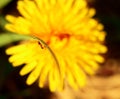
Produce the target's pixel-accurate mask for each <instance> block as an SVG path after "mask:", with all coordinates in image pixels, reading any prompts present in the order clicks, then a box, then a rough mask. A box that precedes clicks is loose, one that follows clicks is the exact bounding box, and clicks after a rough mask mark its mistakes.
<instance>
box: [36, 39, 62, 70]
mask: <svg viewBox="0 0 120 99" xmlns="http://www.w3.org/2000/svg"><path fill="white" fill-rule="evenodd" d="M37 39H38V41H39V42H40V43H42V44H44V45H45V47H46V48H47V49H48V50H49V51H50V53H51V54H52V56H53V58H54V60H55V62H56V64H57V66H58V69H59V70H60V68H59V62H58V59H57V57H56V56H55V54H54V52H53V51H52V49H51V48H50V47H49V46H48V45H47V44H46V43H45V42H44V41H43V40H41V39H39V38H37ZM41 47H42V46H41ZM42 48H43V47H42Z"/></svg>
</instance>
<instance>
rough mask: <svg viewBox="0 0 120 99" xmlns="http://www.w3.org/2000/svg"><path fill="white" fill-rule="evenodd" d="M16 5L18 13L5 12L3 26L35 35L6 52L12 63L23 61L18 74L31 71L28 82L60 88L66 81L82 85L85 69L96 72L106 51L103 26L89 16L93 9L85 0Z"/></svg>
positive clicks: (34, 0)
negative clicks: (5, 21)
mask: <svg viewBox="0 0 120 99" xmlns="http://www.w3.org/2000/svg"><path fill="white" fill-rule="evenodd" d="M17 8H18V10H19V12H20V14H21V16H18V17H14V16H11V15H8V16H7V17H6V18H7V20H8V21H9V22H10V23H9V24H7V25H6V28H7V29H8V30H10V31H12V32H16V33H19V34H25V35H30V36H34V37H36V38H37V39H31V40H28V41H25V42H23V43H21V44H20V45H17V46H14V47H11V48H8V49H7V50H6V53H7V54H8V55H12V56H11V57H10V58H9V61H10V62H11V63H12V64H13V66H14V67H16V66H20V65H22V64H25V65H24V67H23V68H22V70H21V71H20V74H21V75H26V74H28V73H30V74H29V76H28V78H27V81H26V82H27V84H28V85H31V84H32V83H34V82H35V81H36V80H38V84H39V87H41V88H42V87H44V86H45V85H46V84H48V85H49V88H50V90H51V91H56V90H58V91H59V90H62V89H63V87H64V85H65V82H66V83H68V84H69V85H70V86H71V87H72V88H74V89H78V88H79V87H82V86H84V85H85V82H86V73H87V74H90V75H92V74H94V73H95V71H96V70H97V69H98V63H101V62H103V61H104V59H103V58H102V56H100V54H101V53H105V52H106V47H105V46H104V45H103V42H104V39H105V32H104V31H103V26H102V24H100V23H98V22H97V21H96V20H95V19H93V18H92V17H93V15H94V14H95V10H94V9H89V8H88V7H87V3H86V1H85V0H20V1H18V6H17Z"/></svg>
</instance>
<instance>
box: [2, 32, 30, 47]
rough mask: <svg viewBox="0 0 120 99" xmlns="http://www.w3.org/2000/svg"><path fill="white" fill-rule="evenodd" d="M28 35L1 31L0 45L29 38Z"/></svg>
mask: <svg viewBox="0 0 120 99" xmlns="http://www.w3.org/2000/svg"><path fill="white" fill-rule="evenodd" d="M30 38H31V37H30V36H24V35H19V34H15V33H2V34H0V47H2V46H5V45H7V44H10V43H12V42H15V41H20V40H27V39H30Z"/></svg>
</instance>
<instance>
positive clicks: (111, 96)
mask: <svg viewBox="0 0 120 99" xmlns="http://www.w3.org/2000/svg"><path fill="white" fill-rule="evenodd" d="M16 2H17V0H0V99H120V94H119V93H120V0H87V2H88V5H89V7H94V8H95V9H96V15H95V16H94V17H95V18H96V19H97V20H99V21H100V22H101V23H102V24H103V25H104V28H105V31H106V32H107V36H106V42H105V44H106V46H107V47H108V52H107V53H106V54H105V55H104V57H105V60H106V61H105V63H103V64H101V68H100V69H99V71H98V72H97V73H96V75H95V76H94V77H91V78H89V79H88V85H87V86H86V87H85V88H84V89H81V90H79V91H77V92H75V91H74V92H73V91H72V90H71V89H70V88H67V89H66V90H65V91H64V92H63V93H57V92H56V93H51V92H50V91H49V89H48V88H45V89H40V88H38V86H37V85H36V84H33V85H32V86H27V85H26V84H25V79H26V77H27V76H24V77H21V76H20V75H19V70H20V68H21V67H17V68H13V67H12V66H11V64H10V63H9V62H8V56H7V55H6V54H5V49H6V48H7V47H9V46H11V45H14V44H16V43H17V41H19V40H21V38H20V37H17V36H16V35H14V34H9V33H10V32H8V31H6V30H5V29H4V25H5V24H6V22H7V21H6V20H5V16H6V14H12V15H19V13H18V11H17V9H16ZM68 96H69V97H68Z"/></svg>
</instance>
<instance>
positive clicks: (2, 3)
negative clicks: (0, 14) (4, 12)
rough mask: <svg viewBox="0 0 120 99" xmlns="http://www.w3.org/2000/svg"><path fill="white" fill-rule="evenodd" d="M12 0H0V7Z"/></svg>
mask: <svg viewBox="0 0 120 99" xmlns="http://www.w3.org/2000/svg"><path fill="white" fill-rule="evenodd" d="M11 1H12V0H0V9H1V8H3V7H4V6H6V5H7V4H8V3H9V2H11Z"/></svg>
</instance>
